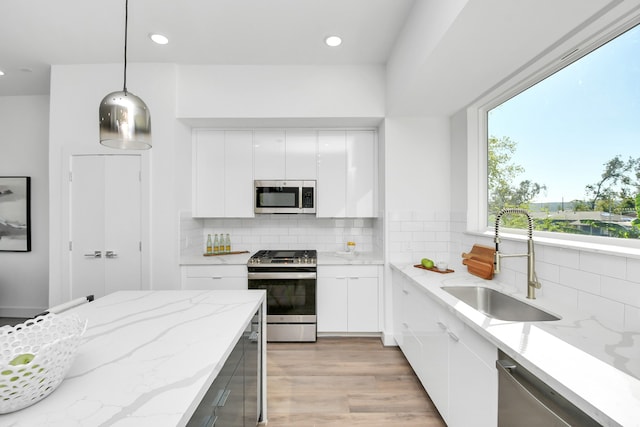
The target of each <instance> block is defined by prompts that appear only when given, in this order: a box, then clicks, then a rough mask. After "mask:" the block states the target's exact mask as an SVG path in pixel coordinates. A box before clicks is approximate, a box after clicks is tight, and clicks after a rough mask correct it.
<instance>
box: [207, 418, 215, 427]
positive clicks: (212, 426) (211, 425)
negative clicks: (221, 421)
mask: <svg viewBox="0 0 640 427" xmlns="http://www.w3.org/2000/svg"><path fill="white" fill-rule="evenodd" d="M209 419H210V420H211V418H209ZM217 422H218V416H217V415H214V416H213V419H212V420H211V421H210V422H209V424H206V426H207V427H216V423H217Z"/></svg>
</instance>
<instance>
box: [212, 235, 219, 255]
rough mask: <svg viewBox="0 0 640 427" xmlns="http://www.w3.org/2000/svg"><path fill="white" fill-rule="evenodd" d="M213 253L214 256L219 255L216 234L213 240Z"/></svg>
mask: <svg viewBox="0 0 640 427" xmlns="http://www.w3.org/2000/svg"><path fill="white" fill-rule="evenodd" d="M213 253H214V254H219V253H220V239H219V238H218V235H217V234H216V235H215V237H214V238H213Z"/></svg>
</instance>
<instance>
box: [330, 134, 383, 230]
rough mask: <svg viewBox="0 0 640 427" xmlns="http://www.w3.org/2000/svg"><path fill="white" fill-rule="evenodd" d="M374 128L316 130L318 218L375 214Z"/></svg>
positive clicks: (371, 215)
mask: <svg viewBox="0 0 640 427" xmlns="http://www.w3.org/2000/svg"><path fill="white" fill-rule="evenodd" d="M376 159H377V155H376V134H375V132H374V131H320V132H318V213H317V215H318V216H319V217H331V218H345V217H347V218H349V217H375V216H377V209H376V200H377V191H376V189H377V185H376V165H377V163H376Z"/></svg>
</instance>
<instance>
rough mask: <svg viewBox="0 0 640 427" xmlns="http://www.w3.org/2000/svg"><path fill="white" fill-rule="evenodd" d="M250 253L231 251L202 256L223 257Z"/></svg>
mask: <svg viewBox="0 0 640 427" xmlns="http://www.w3.org/2000/svg"><path fill="white" fill-rule="evenodd" d="M248 253H249V251H231V252H225V253H222V254H202V256H222V255H235V254H248Z"/></svg>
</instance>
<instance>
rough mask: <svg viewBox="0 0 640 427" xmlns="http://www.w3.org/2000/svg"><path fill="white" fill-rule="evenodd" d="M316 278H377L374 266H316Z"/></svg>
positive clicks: (376, 268)
mask: <svg viewBox="0 0 640 427" xmlns="http://www.w3.org/2000/svg"><path fill="white" fill-rule="evenodd" d="M318 277H376V278H377V277H378V267H377V266H375V265H349V266H341V265H327V266H318Z"/></svg>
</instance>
